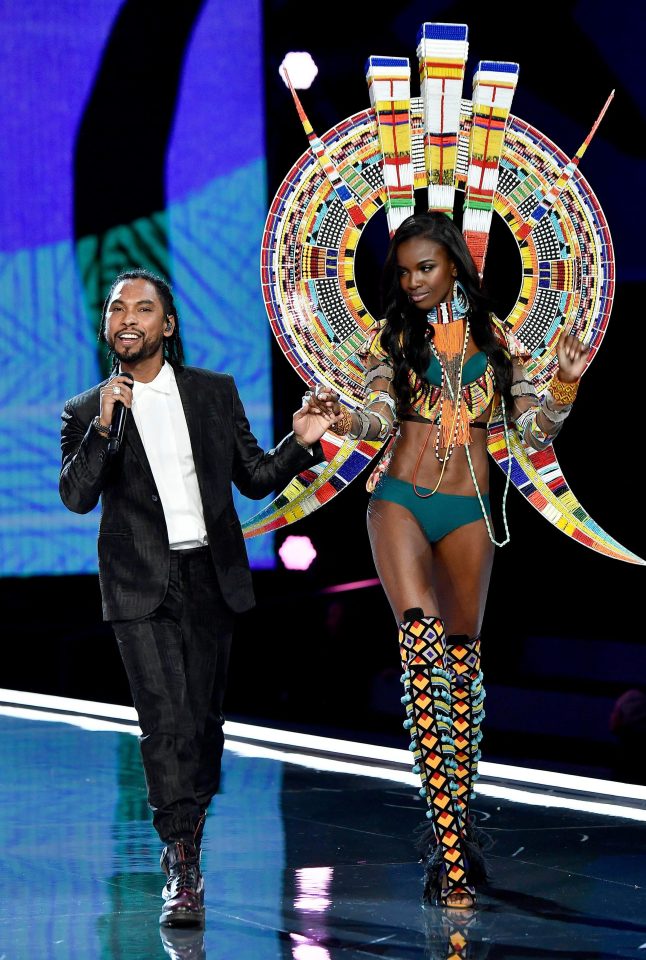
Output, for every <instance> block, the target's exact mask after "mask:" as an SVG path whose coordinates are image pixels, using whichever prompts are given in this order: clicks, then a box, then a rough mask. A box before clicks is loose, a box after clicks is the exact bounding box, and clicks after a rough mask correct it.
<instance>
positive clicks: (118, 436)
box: [108, 370, 134, 454]
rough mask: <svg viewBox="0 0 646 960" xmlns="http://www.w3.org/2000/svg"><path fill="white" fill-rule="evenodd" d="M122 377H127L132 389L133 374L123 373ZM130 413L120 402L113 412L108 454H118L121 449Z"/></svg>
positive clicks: (116, 404)
mask: <svg viewBox="0 0 646 960" xmlns="http://www.w3.org/2000/svg"><path fill="white" fill-rule="evenodd" d="M120 376H122V377H125V378H126V379H127V380H128V381H129V383H128V386H130V387H132V384H133V383H134V377H133V375H132V374H131V373H126V371H125V370H124V371H122V372H121V374H120ZM127 413H128V408H127V407H126V406H125V404H123V403H121V401H120V400H118V401H117V402H116V403H115V405H114V408H113V410H112V420H111V422H110V432H109V434H108V453H109V454H114V453H118V451H119V448H120V447H121V441H122V440H123V431H124V430H125V427H126V414H127Z"/></svg>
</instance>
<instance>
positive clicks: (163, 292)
mask: <svg viewBox="0 0 646 960" xmlns="http://www.w3.org/2000/svg"><path fill="white" fill-rule="evenodd" d="M123 280H147V281H148V282H149V283H152V285H153V286H154V288H155V290H156V291H157V294H158V296H159V299H160V300H161V303H162V307H163V310H164V314H165V315H166V316H168V315H170V316H172V317H174V319H175V324H174V327H173V332H172V333H171V335H170V336H169V337H164V338H163V343H164V359H165V360H168V362H169V363H170V364H171V366H172V367H175V368H178V367H181V366H183V364H184V347H183V345H182V338H181V336H180V332H179V313H178V312H177V307H176V306H175V300H174V299H173V291H172V290H171V286H170V284H169V283H168V282H167V281H166V280H164V279H163V278H162V277H160V276H158V274H156V273H153V272H152V270H148V269H147V268H146V267H133V269H132V270H124V271H122V273H120V274H119V276H118V277H115V278H114V280H113V281H112V285H111V286H110V289H109V290H108V294H107V296H106V298H105V300H104V302H103V311H102V313H101V326H100V328H99V340H100V341H101V342H103V343H105V342H106V339H105V316H106V313H107V310H108V305H109V303H110V300H111V298H112V294H113V293H114V290H115V288H116V287H117V285H118V284H119V283H121V282H122V281H123ZM108 356H109V358H111V360H112V367H113V369H114V368H116V367H117V366H118V364H119V361H118V360H117V358H116V356H115V354H114V351H113V350H110V351H109V354H108Z"/></svg>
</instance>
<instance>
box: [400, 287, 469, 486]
mask: <svg viewBox="0 0 646 960" xmlns="http://www.w3.org/2000/svg"><path fill="white" fill-rule="evenodd" d="M468 312H469V300H468V298H467V295H466V293H465V291H464V289H463V287H462V285H461V284H460V283H458V282H457V281H456V282H455V285H454V289H453V298H452V299H451V300H450V301H449V302H447V303H439V304H438V305H437V306H436V307H433V309H432V310H430V311H429V313H428V314H427V315H426V319H427V320H428V333H427V336H428V338H429V346H430V349H431V351H432V352H433V355H434V356H435V359H436V360H437V362H438V363H439V365H440V370H441V372H442V379H441V381H440V413H439V417H438V419H437V432H436V434H435V456H436V458H437V459H438V461H439V462H440V463H441V464H442V470H441V472H440V477H439V479H438V481H437V483H436V485H435V487H434V488H433V489H432V490H430V491H429V492H428V493H420V491H419V490H418V488H417V479H416V478H417V471H418V469H419V466H420V463H421V462H422V458H423V456H424V452H425V450H426V447H427V446H428V441H429V439H430V436H431V431H432V429H433V426H434V425H435V424H430V425H429V429H428V433H427V435H426V440H425V441H424V444H423V446H422V449H421V450H420V452H419V456H418V458H417V463H416V465H415V470H414V471H413V490H414V491H415V494H416V495H417V496H418V497H421V498H422V499H426V498H427V497H432V496H433V494H434V493H436V492H437V490H438V489H439V486H440V484H441V482H442V479H443V477H444V471H445V470H446V465H447V463H448V462H449V460H450V459H451V455H452V453H453V451H454V449H455V447H456V445H464V444H468V443H469V442H470V440H471V433H470V429H469V411H468V409H467V405H466V403H465V400H464V397H463V394H462V370H463V368H464V358H465V356H466V352H467V346H468V343H469V321H468V320H467V314H468ZM431 332H432V337H431ZM441 449H443V450H444V455H442V454H441V453H440V451H441Z"/></svg>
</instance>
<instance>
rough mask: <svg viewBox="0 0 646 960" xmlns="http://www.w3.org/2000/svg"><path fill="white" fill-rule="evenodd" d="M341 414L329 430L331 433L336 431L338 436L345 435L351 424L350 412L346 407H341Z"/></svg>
mask: <svg viewBox="0 0 646 960" xmlns="http://www.w3.org/2000/svg"><path fill="white" fill-rule="evenodd" d="M341 414H342V417H341V419H340V420H337V421H336V423H333V424H332V426H331V427H330V430H331V431H332V433H336V435H337V436H338V437H345V435H346V433H348V432H349V430H350V427H351V426H352V414H351V413H350V411H349V410H348V408H347V407H341Z"/></svg>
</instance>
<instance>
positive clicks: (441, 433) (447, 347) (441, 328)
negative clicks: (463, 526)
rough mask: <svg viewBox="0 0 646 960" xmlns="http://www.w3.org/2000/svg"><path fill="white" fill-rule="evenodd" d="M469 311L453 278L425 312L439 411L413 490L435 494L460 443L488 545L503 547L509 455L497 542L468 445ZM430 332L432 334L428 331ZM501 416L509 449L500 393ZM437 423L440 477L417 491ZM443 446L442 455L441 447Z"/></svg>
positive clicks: (417, 467) (503, 401)
mask: <svg viewBox="0 0 646 960" xmlns="http://www.w3.org/2000/svg"><path fill="white" fill-rule="evenodd" d="M468 312H469V301H468V298H467V295H466V293H465V291H464V289H463V287H462V285H461V284H460V283H459V282H458V281H457V280H456V282H455V286H454V290H453V298H452V300H451V301H450V302H448V303H439V304H438V305H437V307H434V308H433V309H432V310H431V311H429V313H428V314H427V320H428V323H429V327H428V334H429V346H430V349H431V351H432V352H433V355H434V356H435V358H436V360H437V361H438V363H439V365H440V370H441V373H442V378H441V381H440V413H439V417H438V419H437V421H436V423H435V424H433V423H431V424H429V428H428V433H427V434H426V439H425V441H424V443H423V445H422V448H421V450H420V452H419V456H418V458H417V463H416V464H415V469H414V470H413V478H412V479H413V490H414V492H415V494H416V495H417V496H418V497H420V498H421V499H423V500H425V499H427V498H428V497H432V496H433V494H434V493H437V491H438V489H439V487H440V484H441V483H442V479H443V477H444V471H445V470H446V465H447V463H448V462H449V460H450V458H451V455H452V453H453V451H454V449H455V447H456V446H464V447H465V451H466V457H467V463H468V465H469V472H470V474H471V479H472V481H473V485H474V487H475V491H476V494H477V496H478V501H479V503H480V508H481V510H482V516H483V517H484V521H485V524H486V527H487V533H488V535H489V539H490V540H491V542H492V544H493V545H494V546H496V547H504V546H505V544H507V543H509V539H510V536H509V527H508V524H507V493H508V490H509V481H510V478H511V456H508V458H507V459H508V463H507V476H506V481H505V489H504V493H503V500H502V514H503V523H504V528H505V539H504V540H502V541H500V542H499V541H497V540H496V539H495V537H494V533H493V530H492V528H491V522H490V520H489V515H488V513H487V510H486V508H485V505H484V500H483V498H482V494H481V492H480V487H479V486H478V480H477V477H476V473H475V469H474V467H473V462H472V460H471V453H470V451H469V444H470V442H471V432H470V427H469V411H468V408H467V405H466V402H465V399H464V395H463V391H462V371H463V369H464V359H465V357H466V352H467V346H468V343H469V332H470V331H469V321H468V319H467V315H468ZM431 331H433V336H432V337H430V333H431ZM500 399H501V403H502V415H503V422H504V432H505V444H506V446H507V451H508V452H509V433H508V427H507V415H506V410H505V400H504V397H502V396H501V398H500ZM434 426H437V431H436V434H435V456H436V458H437V460H438V461H439V462H440V463H441V464H442V469H441V471H440V476H439V479H438V481H437V483H436V484H435V486H434V487H433V489H432V490H429V491H428V492H427V493H421V492H420V491H419V489H418V487H417V471H418V470H419V466H420V464H421V462H422V459H423V457H424V452H425V451H426V448H427V446H428V441H429V439H430V436H431V432H432V430H433V427H434ZM442 449H444V455H443V456H442V454H441V450H442Z"/></svg>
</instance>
